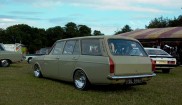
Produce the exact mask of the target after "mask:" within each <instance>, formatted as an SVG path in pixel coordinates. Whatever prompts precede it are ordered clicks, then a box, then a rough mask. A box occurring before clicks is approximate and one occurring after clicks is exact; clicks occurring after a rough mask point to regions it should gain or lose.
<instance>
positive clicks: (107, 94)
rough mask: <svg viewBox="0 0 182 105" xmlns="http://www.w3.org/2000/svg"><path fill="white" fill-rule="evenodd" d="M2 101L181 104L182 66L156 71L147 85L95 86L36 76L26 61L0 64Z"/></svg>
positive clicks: (5, 104) (18, 104) (17, 104)
mask: <svg viewBox="0 0 182 105" xmlns="http://www.w3.org/2000/svg"><path fill="white" fill-rule="evenodd" d="M0 105H182V67H177V68H175V69H173V70H172V72H171V73H170V74H163V73H160V72H159V73H157V76H156V77H155V78H153V79H152V80H151V81H150V82H148V84H147V85H142V86H134V87H130V88H125V87H123V86H92V87H91V89H89V90H88V91H79V90H76V89H75V88H74V87H73V84H72V83H67V82H62V81H56V80H51V79H45V78H41V79H39V78H35V77H34V76H33V72H32V71H31V66H30V65H29V64H27V63H18V64H13V65H11V66H10V67H8V68H2V67H0Z"/></svg>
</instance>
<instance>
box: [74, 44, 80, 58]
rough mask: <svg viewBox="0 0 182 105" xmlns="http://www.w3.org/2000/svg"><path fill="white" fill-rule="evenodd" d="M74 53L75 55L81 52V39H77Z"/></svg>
mask: <svg viewBox="0 0 182 105" xmlns="http://www.w3.org/2000/svg"><path fill="white" fill-rule="evenodd" d="M73 54H74V55H79V54H80V41H79V40H77V41H76V43H75V48H74V51H73Z"/></svg>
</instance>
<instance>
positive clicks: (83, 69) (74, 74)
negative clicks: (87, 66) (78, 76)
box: [72, 68, 91, 83]
mask: <svg viewBox="0 0 182 105" xmlns="http://www.w3.org/2000/svg"><path fill="white" fill-rule="evenodd" d="M77 70H82V71H83V72H84V73H85V75H86V77H87V80H88V81H89V83H91V82H90V79H89V76H88V74H87V72H86V71H85V70H84V69H82V68H76V69H75V70H74V72H73V74H72V81H74V75H75V72H76V71H77Z"/></svg>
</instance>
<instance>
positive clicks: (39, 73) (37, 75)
mask: <svg viewBox="0 0 182 105" xmlns="http://www.w3.org/2000/svg"><path fill="white" fill-rule="evenodd" d="M34 76H35V77H37V78H41V77H43V76H42V73H41V71H40V68H39V66H38V65H35V66H34Z"/></svg>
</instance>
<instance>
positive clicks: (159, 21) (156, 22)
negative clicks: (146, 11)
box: [146, 17, 169, 28]
mask: <svg viewBox="0 0 182 105" xmlns="http://www.w3.org/2000/svg"><path fill="white" fill-rule="evenodd" d="M168 26H169V19H168V18H163V17H159V18H155V19H153V20H151V21H150V23H149V25H148V26H146V28H163V27H168Z"/></svg>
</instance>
